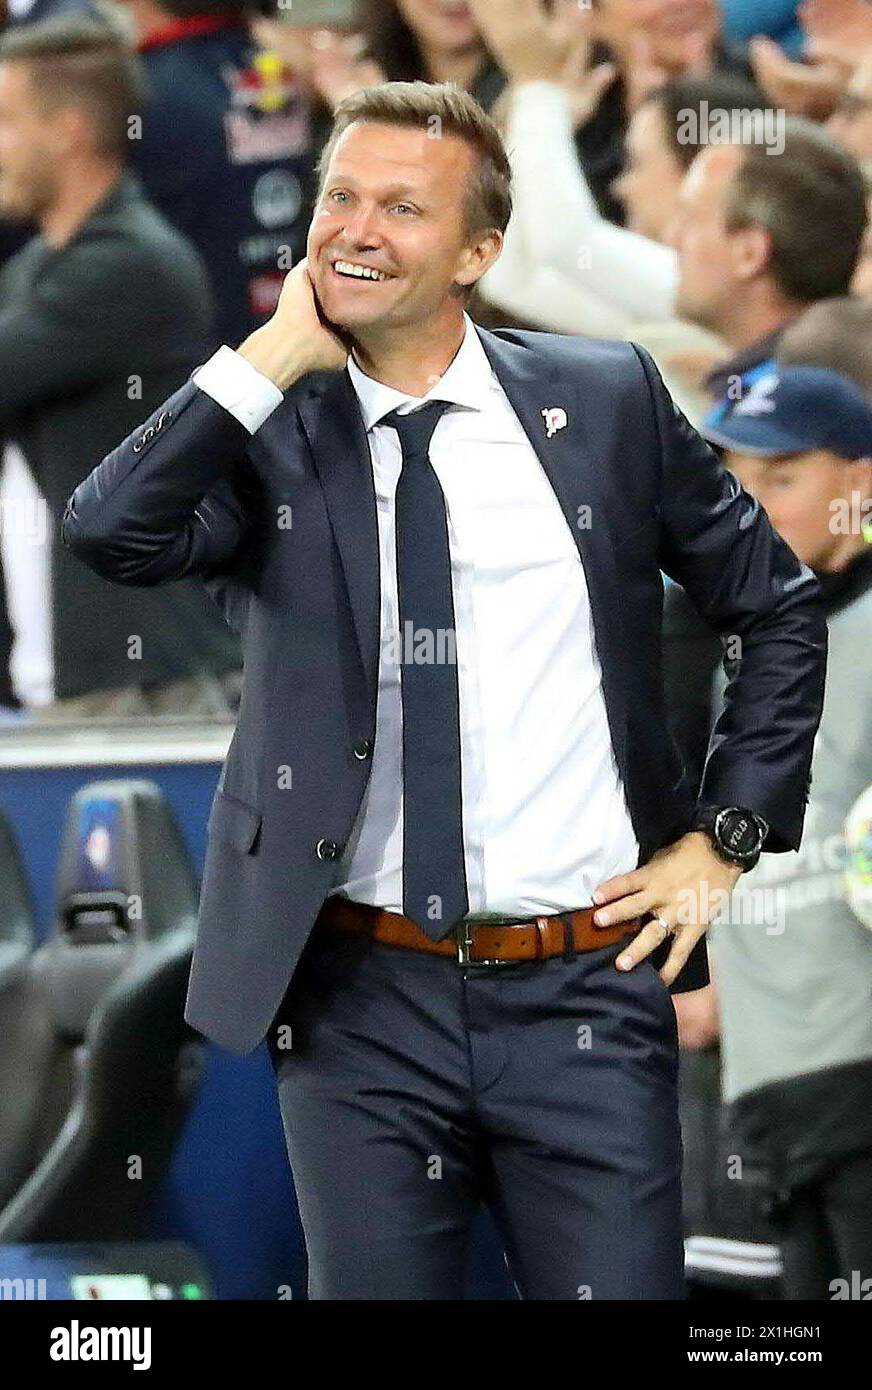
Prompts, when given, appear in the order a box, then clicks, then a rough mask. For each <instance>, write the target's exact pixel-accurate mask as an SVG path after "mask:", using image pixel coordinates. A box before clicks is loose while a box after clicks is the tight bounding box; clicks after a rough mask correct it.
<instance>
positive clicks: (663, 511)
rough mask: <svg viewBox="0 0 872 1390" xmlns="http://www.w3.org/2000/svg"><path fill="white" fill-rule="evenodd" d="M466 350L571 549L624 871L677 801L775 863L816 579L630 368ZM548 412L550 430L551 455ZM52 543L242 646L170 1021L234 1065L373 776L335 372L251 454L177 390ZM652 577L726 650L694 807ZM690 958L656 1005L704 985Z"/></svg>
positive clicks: (361, 496)
mask: <svg viewBox="0 0 872 1390" xmlns="http://www.w3.org/2000/svg"><path fill="white" fill-rule="evenodd" d="M477 331H478V332H479V334H480V336H481V340H482V342H483V344H484V347H485V350H486V352H487V355H488V358H489V360H490V362H491V364H492V366H493V368H494V370H495V372H496V374H497V376H498V378H499V380H500V382H501V384H502V386H503V388H504V390H505V392H506V394H507V396H508V398H509V400H510V401H511V404H512V406H513V407H514V409H515V411H516V413H517V415H518V417H519V419H520V421H521V424H522V425H523V427H524V429H525V431H526V433H527V435H528V437H529V439H530V441H531V443H532V445H533V447H534V449H535V451H536V453H537V455H538V457H539V459H540V460H541V463H542V466H543V468H544V470H545V472H546V474H547V476H548V479H549V481H550V483H551V485H552V487H553V489H554V492H555V494H556V496H557V498H558V500H559V502H560V506H561V508H562V509H563V512H564V515H565V517H566V520H567V523H568V525H569V527H570V530H571V532H572V535H573V537H574V539H575V543H576V545H577V546H578V548H579V552H580V556H581V559H582V562H583V565H584V570H585V574H586V578H587V585H588V589H589V593H590V603H591V611H592V619H593V625H594V631H595V637H596V646H597V651H598V654H599V659H600V663H601V666H602V680H603V688H604V696H605V702H606V710H607V715H608V722H609V727H610V730H611V736H612V741H613V747H614V753H615V757H616V759H617V764H618V768H619V770H620V773H621V776H622V778H623V782H624V786H625V789H626V795H627V803H628V807H629V812H630V816H631V819H632V822H633V826H634V828H635V832H636V837H637V839H638V841H639V843H640V846H641V855H640V862H645V860H646V859H647V858H648V857H649V856H650V855H651V854H652V853H653V852H654V851H655V850H656V849H658V848H659V847H661V846H663V845H665V844H667V843H669V842H670V841H672V840H673V839H675V838H676V837H677V836H678V835H680V834H682V833H683V832H684V831H686V830H687V829H688V827H689V826H690V823H691V821H692V818H693V812H694V808H695V805H696V803H697V800H699V801H700V802H706V803H712V804H716V805H723V806H728V805H736V806H746V807H750V808H751V809H752V810H755V811H757V812H758V813H759V814H760V815H762V816H763V817H764V818H765V819H766V820H767V821H768V822H769V825H770V827H771V832H770V838H769V841H768V844H767V848H769V849H772V850H775V851H783V850H787V849H795V848H796V847H797V846H798V844H799V840H800V835H801V831H802V823H803V817H804V814H805V803H806V800H807V797H808V786H809V769H810V764H811V754H812V744H813V740H814V735H815V732H816V730H817V726H818V722H819V719H820V714H821V707H822V702H823V686H824V674H825V665H826V640H827V638H826V626H825V622H824V618H823V616H822V611H821V606H820V603H819V592H820V591H819V586H818V584H817V581H816V580H815V578H814V576H813V574H812V573H811V571H810V570H809V569H807V568H806V567H804V566H802V565H801V564H800V563H799V561H798V560H797V558H796V556H795V555H794V554H793V552H792V551H791V550H790V549H789V548H788V546H787V545H786V544H785V543H784V541H783V540H781V538H780V537H779V536H778V535H777V533H776V532H775V531H774V530H773V529H772V527H771V525H770V524H769V521H768V519H767V517H766V514H765V512H764V511H763V510H762V509H761V508H760V507H759V506H758V504H757V503H756V502H755V501H754V500H753V499H752V498H751V497H750V496H749V495H748V494H747V493H746V492H744V491H743V490H742V488H741V487H740V486H739V483H738V482H737V480H736V478H735V477H734V476H733V474H731V473H730V472H728V471H727V470H726V469H725V468H724V467H723V466H722V464H721V463H720V462H719V460H718V458H717V457H716V455H715V454H714V453H713V452H712V451H711V450H710V449H709V448H708V446H707V445H706V444H705V443H704V442H703V441H702V440H701V439H700V437H699V436H698V435H697V434H696V433H695V431H694V430H693V429H692V428H691V426H690V425H689V424H688V422H687V420H686V419H685V418H684V416H683V415H681V413H680V412H679V411H678V410H677V408H676V407H675V405H674V404H673V402H672V400H671V398H670V396H669V394H668V393H667V391H666V389H665V387H664V386H663V383H662V381H661V379H660V376H659V374H658V372H657V369H656V367H655V366H654V364H653V362H652V361H651V358H650V357H649V356H648V355H647V353H645V352H644V351H643V350H642V349H640V348H638V347H636V346H635V345H633V344H628V343H610V342H594V341H591V340H581V339H577V338H569V337H562V336H558V335H554V334H545V333H533V332H516V331H511V330H501V331H499V332H496V333H490V332H486V331H484V330H482V329H478V330H477ZM555 406H558V407H562V408H563V409H564V410H565V412H566V416H567V424H566V426H565V428H562V429H560V430H558V431H557V432H555V433H553V434H552V437H551V438H548V435H547V431H546V426H545V421H544V419H543V414H542V412H543V411H545V410H548V409H549V408H551V407H555ZM62 532H63V539H64V541H65V543H66V544H67V545H68V546H69V547H70V548H71V549H72V550H73V551H74V552H75V554H76V555H78V556H79V558H80V559H81V560H83V561H84V562H85V563H86V564H87V565H89V566H90V567H91V568H92V569H94V570H96V572H97V573H98V574H100V575H102V576H104V577H105V578H106V579H109V580H113V581H115V582H117V583H120V584H133V585H151V584H163V583H168V582H170V581H172V580H176V579H179V578H181V577H183V576H187V575H195V576H199V577H200V578H201V579H202V580H203V581H204V582H205V584H206V587H207V589H208V590H209V592H210V593H211V594H212V596H213V598H214V599H215V600H216V601H217V602H218V603H219V604H220V605H221V607H222V608H223V611H224V613H225V616H226V618H227V620H228V622H229V623H230V625H231V626H232V627H233V628H234V629H235V630H237V631H238V632H239V633H240V635H241V637H242V641H243V647H244V654H245V681H244V693H243V697H242V703H241V708H240V712H239V717H238V722H237V727H236V729H235V732H234V735H233V739H232V742H231V745H230V749H229V751H228V754H227V758H226V761H225V763H224V767H223V769H222V772H221V776H220V779H219V784H218V789H217V791H216V794H215V797H214V801H213V805H212V810H211V813H210V818H209V827H208V832H209V833H208V850H207V857H206V863H205V868H204V874H203V883H202V889H201V900H200V916H199V929H198V934H197V941H196V947H195V951H194V959H193V964H192V969H191V978H190V983H189V989H188V998H187V1002H186V1009H185V1017H186V1019H187V1020H188V1022H190V1023H191V1024H192V1025H193V1026H194V1027H196V1028H197V1029H199V1030H200V1031H202V1032H203V1033H205V1034H206V1035H207V1036H208V1037H210V1038H211V1039H212V1040H213V1041H215V1042H218V1043H220V1044H222V1045H224V1046H225V1047H228V1048H230V1049H231V1050H232V1051H234V1052H237V1053H240V1054H245V1053H247V1052H250V1051H251V1050H252V1049H253V1048H254V1047H255V1046H256V1045H257V1044H258V1043H259V1042H260V1041H261V1040H262V1039H263V1038H264V1036H265V1034H266V1031H267V1029H268V1027H269V1025H270V1023H271V1022H272V1020H273V1018H274V1016H275V1013H276V1011H277V1008H278V1006H279V1004H280V1003H281V1000H282V998H283V995H284V992H285V989H286V987H287V985H288V983H289V981H290V978H291V976H292V974H293V972H294V969H295V966H296V963H297V961H298V959H299V956H300V953H301V951H302V949H303V946H304V944H305V942H306V939H307V937H308V935H309V932H310V930H311V928H312V925H313V923H314V920H315V918H316V916H317V914H318V911H319V909H320V907H321V904H322V902H323V901H324V899H325V897H326V896H327V895H328V893H329V892H330V891H331V889H332V888H333V886H334V885H335V883H336V881H337V879H336V875H337V867H338V866H337V859H338V857H339V855H340V854H341V852H342V847H343V844H344V842H345V841H346V840H347V838H348V836H349V834H350V832H351V830H352V827H353V824H354V820H355V817H356V815H357V811H358V808H359V806H360V803H361V798H362V796H363V793H364V789H365V787H366V784H367V779H368V776H369V770H370V766H371V757H370V756H368V750H369V749H371V747H372V743H373V740H374V735H375V713H376V691H377V680H378V655H379V640H380V632H379V611H380V606H379V582H380V581H379V550H378V532H377V524H376V501H375V493H374V486H373V477H372V468H371V462H370V455H369V449H368V444H367V439H366V433H365V429H364V424H363V419H362V416H361V413H360V410H359V407H358V402H357V397H356V395H355V393H354V389H353V387H352V385H351V381H350V378H349V376H348V373H347V372H341V373H327V372H324V373H321V372H318V373H312V374H310V375H309V376H307V377H304V378H303V379H302V380H301V381H299V382H297V383H296V384H295V385H294V386H293V387H292V388H291V389H290V390H289V391H287V392H286V393H285V396H284V400H283V402H282V404H281V405H280V406H279V407H278V408H277V409H276V410H275V411H274V412H273V414H272V415H271V416H270V417H269V419H268V420H267V421H266V422H265V424H264V425H263V426H262V427H261V428H260V429H259V430H258V431H257V432H256V433H255V434H254V435H249V434H248V432H247V431H246V430H245V429H244V427H243V426H242V425H241V424H239V422H238V421H237V420H235V419H234V418H233V417H232V416H231V415H230V414H229V413H228V412H227V411H225V410H224V409H223V408H222V407H221V406H219V405H217V404H216V403H215V401H214V400H212V399H211V398H210V397H209V396H208V395H206V394H205V393H204V392H202V391H200V390H199V388H198V387H196V386H195V385H194V384H193V382H191V381H188V382H187V383H186V384H185V385H184V386H183V387H182V388H181V389H180V390H179V391H177V392H176V393H175V394H174V395H172V396H171V397H170V398H169V399H168V400H167V402H166V403H165V404H164V405H163V406H162V407H161V408H160V410H157V411H155V412H154V413H153V414H152V415H151V416H150V418H149V419H148V420H147V421H146V422H145V424H144V425H143V426H141V427H140V428H139V429H138V430H137V431H136V432H135V433H134V434H132V435H130V436H129V437H128V438H127V439H126V440H125V441H124V442H123V443H122V444H120V445H119V446H118V448H117V449H115V450H114V451H113V452H112V453H111V454H109V455H108V456H107V457H106V458H105V459H104V460H103V462H102V463H100V464H99V466H98V467H96V468H95V469H94V471H93V472H92V473H91V474H90V476H89V477H88V478H86V479H85V480H84V482H82V483H81V484H80V485H79V487H77V488H76V491H75V492H74V494H73V496H72V497H71V498H70V500H69V503H68V506H67V510H66V515H65V517H64V521H63V528H62ZM661 569H662V570H664V571H665V572H666V573H667V574H669V575H671V576H672V577H674V578H675V579H676V580H677V581H678V582H679V583H680V584H682V585H684V586H685V587H686V589H687V591H688V593H689V594H690V595H691V597H692V599H693V601H694V603H695V604H696V605H697V607H698V608H699V610H700V612H701V613H702V615H703V616H704V617H705V618H706V619H707V620H708V621H709V622H710V623H711V624H712V625H713V626H714V627H715V628H716V629H717V630H718V631H719V632H720V633H721V634H723V635H725V636H730V637H733V638H738V639H739V640H740V642H741V650H742V659H741V661H739V662H737V663H736V666H735V670H734V675H733V679H732V682H731V684H730V686H729V689H728V692H727V697H726V702H725V707H724V710H723V713H722V714H721V717H720V719H719V721H718V723H717V725H716V727H715V730H714V733H713V735H712V741H711V747H710V751H709V757H708V761H707V764H706V768H705V774H704V777H703V782H702V786H701V788H699V787H694V786H691V785H690V782H689V778H688V776H687V775H686V773H685V772H684V769H683V767H682V762H681V758H680V755H679V753H678V750H677V748H676V745H675V743H674V741H673V739H672V737H671V735H670V733H669V730H668V725H667V716H666V711H665V707H664V696H663V675H662V667H661V661H662V658H661V613H662V600H663V583H662V578H661ZM704 945H705V943H704V941H703V942H701V943H700V946H699V947H698V948H697V951H696V952H695V953H694V962H695V966H696V969H695V970H694V969H692V968H691V966H690V965H689V966H687V967H685V969H684V970H683V971H682V972H681V976H679V979H678V980H677V981H676V982H675V985H674V986H673V988H674V989H682V988H683V989H687V988H695V987H697V986H698V985H700V984H704V983H706V981H707V979H708V974H707V968H706V963H705V951H704ZM700 948H703V949H700ZM665 949H666V947H665V946H664V947H663V948H660V950H661V955H660V956H659V957H655V961H659V960H661V959H662V953H665Z"/></svg>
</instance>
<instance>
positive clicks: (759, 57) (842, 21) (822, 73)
mask: <svg viewBox="0 0 872 1390" xmlns="http://www.w3.org/2000/svg"><path fill="white" fill-rule="evenodd" d="M755 6H756V0H755ZM798 14H799V17H800V20H801V23H802V28H803V31H804V35H805V43H804V47H803V61H800V62H797V61H794V60H793V59H792V58H790V57H788V56H787V54H786V53H784V52H783V51H782V49H781V48H780V47H779V45H778V44H776V43H773V41H772V40H771V39H768V38H765V37H758V38H754V39H752V40H751V43H750V45H749V51H750V54H751V62H752V64H753V67H754V72H755V74H756V77H757V80H758V81H759V82H760V85H761V86H762V87H763V89H764V90H765V92H766V94H767V96H768V97H769V98H770V100H771V101H772V102H774V103H775V104H776V105H778V106H783V107H784V109H785V110H786V111H790V112H792V113H793V114H794V115H799V116H810V117H812V118H813V119H815V120H824V119H826V117H827V116H829V115H830V114H831V113H832V111H833V110H834V108H835V107H836V105H837V103H838V101H839V99H840V98H841V97H842V95H843V94H844V91H845V88H846V86H847V83H848V80H849V78H850V75H851V73H852V72H853V71H854V69H855V68H856V67H857V65H858V64H860V63H862V62H864V61H865V60H868V58H869V57H870V56H872V7H870V6H869V5H868V4H867V0H804V3H803V4H802V5H800V6H799V9H798Z"/></svg>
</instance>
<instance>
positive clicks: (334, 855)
mask: <svg viewBox="0 0 872 1390" xmlns="http://www.w3.org/2000/svg"><path fill="white" fill-rule="evenodd" d="M315 853H316V854H317V856H318V858H319V859H338V858H339V846H338V845H337V843H336V841H335V840H319V841H318V843H317V845H316V846H315Z"/></svg>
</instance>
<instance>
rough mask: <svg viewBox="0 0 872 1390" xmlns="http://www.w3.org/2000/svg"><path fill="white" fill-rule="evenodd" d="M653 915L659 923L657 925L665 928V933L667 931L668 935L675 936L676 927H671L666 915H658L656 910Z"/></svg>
mask: <svg viewBox="0 0 872 1390" xmlns="http://www.w3.org/2000/svg"><path fill="white" fill-rule="evenodd" d="M652 916H653V919H654V921H655V922H656V923H657V925H658V926H660V927H662V928H663V930H664V931H665V933H666V935H667V936H674V935H675V928H674V927H671V926H670V925H669V923H668V922H667V921H666V919H665V917H658V915H657V913H656V912H655V913H653V914H652Z"/></svg>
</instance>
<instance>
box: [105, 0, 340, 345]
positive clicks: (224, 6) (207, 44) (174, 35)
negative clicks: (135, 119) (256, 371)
mask: <svg viewBox="0 0 872 1390" xmlns="http://www.w3.org/2000/svg"><path fill="white" fill-rule="evenodd" d="M124 3H125V4H127V5H128V6H129V13H130V16H131V19H132V22H133V27H134V32H135V35H136V40H137V44H138V48H139V52H140V55H141V58H142V62H143V65H144V68H145V71H146V74H147V78H148V92H149V95H148V97H147V100H146V102H145V104H144V107H143V112H142V122H141V130H138V129H137V130H134V131H132V132H131V136H132V138H131V140H130V152H131V157H132V160H133V164H134V167H135V169H136V170H137V172H138V173H139V175H140V177H141V179H142V182H143V185H144V187H145V191H146V193H147V195H148V197H149V199H150V200H151V201H152V202H153V203H154V204H155V206H156V207H157V208H159V209H160V211H161V212H162V213H163V214H164V216H165V217H166V218H167V219H168V220H169V221H170V222H171V223H172V224H173V226H174V227H176V228H177V229H178V230H179V231H180V232H182V233H183V234H184V235H185V236H186V237H188V238H189V239H190V240H191V241H192V242H193V244H194V246H195V247H196V248H197V250H198V251H199V252H200V255H201V257H202V259H203V261H204V263H205V265H206V267H207V269H208V272H209V275H210V278H211V283H212V289H213V293H214V296H215V300H216V303H217V306H218V313H217V318H216V324H215V340H216V343H229V344H230V345H231V346H235V344H237V343H239V342H241V341H242V339H244V338H246V337H247V336H248V334H249V333H250V332H252V331H253V330H254V329H255V328H257V327H258V326H259V325H260V324H262V323H263V322H265V320H266V319H267V318H269V316H270V315H271V314H272V312H273V310H274V308H275V305H276V302H277V299H278V293H279V290H280V288H281V284H282V281H283V279H284V276H285V275H286V273H287V271H288V270H289V269H290V267H291V266H292V265H293V264H294V263H295V262H296V261H297V260H299V259H300V257H301V256H302V255H304V254H305V243H306V232H307V229H308V223H309V219H310V215H311V210H312V202H313V197H314V191H315V183H314V179H315V174H314V163H315V158H316V155H317V149H316V146H317V143H318V139H317V136H316V131H315V128H314V123H313V122H314V116H313V109H312V101H311V97H310V94H309V91H308V90H307V88H306V86H305V84H304V82H303V81H302V80H301V79H300V78H298V77H297V76H296V75H295V74H293V73H292V72H290V70H289V69H288V68H287V67H286V65H285V64H284V62H283V61H282V59H281V57H280V56H279V55H278V54H277V53H274V52H269V51H266V50H260V49H259V48H258V45H257V41H256V40H255V39H254V37H253V35H252V33H251V32H250V28H249V19H250V17H251V15H252V14H253V13H255V4H254V0H161V3H157V0H124Z"/></svg>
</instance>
